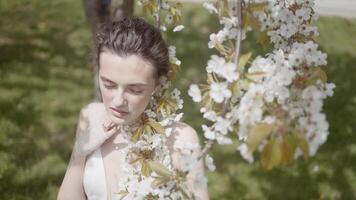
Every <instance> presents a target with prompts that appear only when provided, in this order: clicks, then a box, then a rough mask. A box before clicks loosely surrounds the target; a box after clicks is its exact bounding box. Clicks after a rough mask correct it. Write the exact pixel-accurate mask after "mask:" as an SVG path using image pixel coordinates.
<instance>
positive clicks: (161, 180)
mask: <svg viewBox="0 0 356 200" xmlns="http://www.w3.org/2000/svg"><path fill="white" fill-rule="evenodd" d="M168 181H169V179H167V178H164V177H157V178H156V179H155V180H154V181H153V182H152V187H154V188H157V187H158V186H160V185H163V184H165V183H167V182H168Z"/></svg>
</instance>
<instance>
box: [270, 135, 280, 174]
mask: <svg viewBox="0 0 356 200" xmlns="http://www.w3.org/2000/svg"><path fill="white" fill-rule="evenodd" d="M281 161H282V143H281V141H280V140H279V139H276V141H275V142H274V143H273V146H272V152H271V160H270V163H269V169H272V168H273V167H276V166H278V165H279V164H280V163H281Z"/></svg>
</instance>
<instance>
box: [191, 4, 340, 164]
mask: <svg viewBox="0 0 356 200" xmlns="http://www.w3.org/2000/svg"><path fill="white" fill-rule="evenodd" d="M203 5H204V7H205V8H206V9H207V10H208V11H209V12H210V13H212V14H216V15H218V17H219V19H220V24H221V26H222V29H221V30H219V31H218V32H217V33H212V34H211V35H210V41H209V43H208V46H209V48H215V49H216V50H218V52H219V53H220V55H212V56H211V58H210V60H209V61H208V64H207V66H206V72H207V77H208V79H207V84H199V85H197V84H192V85H191V86H190V89H189V91H188V94H189V95H190V96H191V97H192V99H193V101H195V102H201V103H202V104H203V106H202V108H201V112H202V114H203V118H205V119H206V120H207V121H208V122H209V124H210V125H207V124H204V125H202V129H203V132H204V136H205V138H206V139H207V140H208V143H210V144H211V143H213V142H217V143H219V144H231V143H232V139H231V136H230V134H229V133H232V134H237V137H238V139H239V141H240V144H239V146H238V148H237V150H238V151H239V152H240V154H241V155H242V157H243V158H245V159H246V160H248V161H249V162H253V161H254V155H253V154H254V152H255V150H258V151H260V152H261V163H262V165H263V166H264V167H266V168H269V169H270V168H272V167H274V166H278V165H280V164H286V163H289V162H290V160H291V159H296V158H298V157H299V156H300V155H303V156H304V157H305V158H306V157H307V156H309V155H314V154H315V153H316V151H317V149H318V148H319V146H320V145H321V144H323V143H324V142H325V141H326V140H327V136H328V134H329V132H328V128H329V124H328V122H327V120H326V116H325V114H324V113H323V110H322V107H323V102H324V100H325V98H327V97H328V96H332V95H333V89H334V88H335V85H334V84H333V83H327V78H326V74H325V72H324V71H323V70H322V69H321V67H322V66H324V65H326V64H327V61H326V58H327V55H326V54H325V53H323V52H321V51H320V50H319V49H318V45H317V44H316V43H315V42H314V40H313V37H315V36H318V35H319V33H318V29H317V27H316V26H313V25H312V23H313V22H315V20H317V18H318V17H317V14H316V13H315V12H314V9H313V6H314V1H312V0H307V1H305V0H282V1H280V0H270V1H264V0H258V1H257V0H256V1H253V0H245V1H241V2H240V4H239V5H238V4H237V1H216V2H215V3H212V2H205V3H204V4H203ZM236 6H241V9H242V17H240V18H238V17H237V15H236V14H235V13H236V11H235V10H236ZM239 20H241V21H240V23H239ZM239 24H240V26H239ZM242 24H243V25H242ZM256 24H257V26H256ZM251 30H253V31H256V32H259V33H260V35H262V36H263V35H266V36H267V37H268V39H269V41H270V43H271V44H272V45H273V47H274V49H273V50H272V52H270V53H268V54H266V55H265V56H257V57H255V58H254V60H253V61H251V62H248V60H249V59H250V57H251V54H249V53H247V54H244V55H241V52H239V51H237V52H236V46H234V44H236V40H238V41H242V40H244V39H245V37H246V33H247V32H248V31H251ZM239 32H240V34H238V33H239ZM238 35H240V37H238ZM236 56H238V58H239V59H237V60H239V62H238V63H236V59H234V57H235V58H236ZM248 63H250V64H248ZM271 152H272V153H271ZM206 160H210V161H211V159H210V158H209V159H206ZM208 168H209V167H208Z"/></svg>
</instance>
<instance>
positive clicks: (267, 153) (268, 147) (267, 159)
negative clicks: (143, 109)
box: [261, 138, 275, 169]
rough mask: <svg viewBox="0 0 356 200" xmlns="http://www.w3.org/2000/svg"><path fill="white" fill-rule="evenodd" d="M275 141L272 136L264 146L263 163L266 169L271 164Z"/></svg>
mask: <svg viewBox="0 0 356 200" xmlns="http://www.w3.org/2000/svg"><path fill="white" fill-rule="evenodd" d="M274 142H275V139H274V138H272V139H271V140H270V141H269V142H268V143H267V144H266V146H265V147H264V148H263V151H262V155H261V164H262V167H263V168H264V169H268V168H269V166H270V160H271V155H272V147H273V144H274Z"/></svg>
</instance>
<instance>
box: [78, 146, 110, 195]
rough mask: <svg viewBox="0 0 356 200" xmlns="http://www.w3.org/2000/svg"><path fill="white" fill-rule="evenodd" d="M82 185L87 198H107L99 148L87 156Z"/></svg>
mask: <svg viewBox="0 0 356 200" xmlns="http://www.w3.org/2000/svg"><path fill="white" fill-rule="evenodd" d="M83 186H84V191H85V194H86V195H87V197H88V200H107V199H108V198H107V187H106V180H105V169H104V162H103V158H102V155H101V150H100V148H97V149H96V150H95V151H94V152H92V153H91V154H90V155H88V157H87V161H86V163H85V168H84V175H83Z"/></svg>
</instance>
